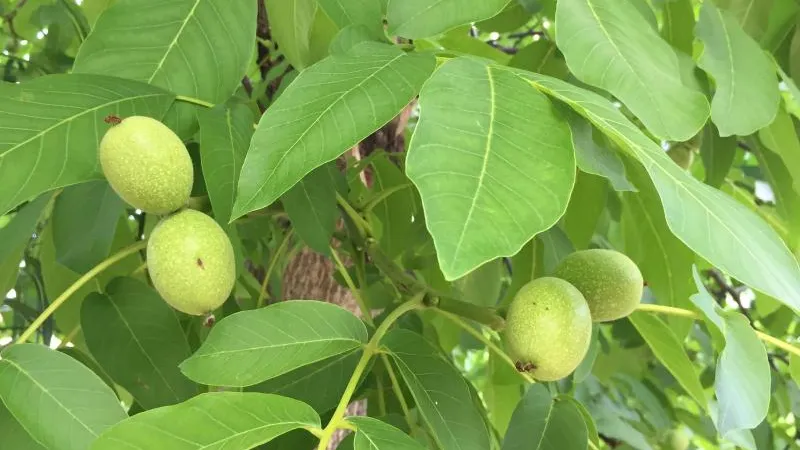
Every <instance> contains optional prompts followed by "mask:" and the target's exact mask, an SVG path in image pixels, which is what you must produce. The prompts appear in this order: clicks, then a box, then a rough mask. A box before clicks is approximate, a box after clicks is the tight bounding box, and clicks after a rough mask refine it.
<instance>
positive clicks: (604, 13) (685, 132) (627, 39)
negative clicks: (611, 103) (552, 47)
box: [556, 0, 708, 141]
mask: <svg viewBox="0 0 800 450" xmlns="http://www.w3.org/2000/svg"><path fill="white" fill-rule="evenodd" d="M556 8H557V9H556V23H558V27H556V42H557V44H558V47H559V49H561V51H562V52H564V56H566V58H567V65H568V66H569V68H570V70H571V71H572V73H573V74H574V75H575V76H576V77H577V78H578V79H580V80H581V81H583V82H584V83H587V84H590V85H592V86H597V87H601V88H603V89H605V90H607V91H609V92H611V93H612V94H614V96H615V97H617V98H619V99H620V100H621V101H622V103H624V104H625V106H627V107H628V108H629V109H630V110H631V111H632V112H633V113H634V114H635V115H636V116H637V117H638V118H639V119H641V121H642V122H643V123H644V124H645V126H646V127H647V128H648V129H649V130H650V131H651V132H653V134H655V135H656V136H658V137H660V138H663V139H667V140H672V141H685V140H687V139H689V138H690V137H692V136H694V135H695V134H696V133H697V131H698V130H700V127H702V126H703V123H705V121H706V119H707V118H708V102H707V101H706V99H705V96H703V94H702V93H701V92H700V91H698V90H695V89H693V88H691V87H690V86H687V85H685V84H684V82H683V81H682V80H681V74H680V67H679V63H678V57H677V55H676V54H675V50H673V49H672V47H670V45H669V44H667V43H666V42H665V41H664V40H663V39H661V37H660V36H659V35H658V33H657V32H656V30H655V29H653V28H652V27H650V26H649V25H648V23H647V20H646V19H645V18H644V17H643V16H642V15H641V14H639V12H638V11H637V9H636V7H635V6H634V5H633V4H632V2H619V1H614V0H560V1H559V2H558V3H557V7H556ZM653 86H658V89H653Z"/></svg>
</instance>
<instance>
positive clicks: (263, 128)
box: [232, 42, 434, 218]
mask: <svg viewBox="0 0 800 450" xmlns="http://www.w3.org/2000/svg"><path fill="white" fill-rule="evenodd" d="M433 66H434V58H433V56H431V55H424V54H406V53H405V52H403V51H402V50H400V49H398V48H396V47H392V46H390V45H385V44H378V43H373V42H364V43H361V44H359V45H357V46H356V47H354V48H353V49H352V50H351V51H350V52H349V53H347V54H346V55H333V56H331V57H329V58H326V59H325V60H323V61H320V62H319V63H318V64H315V65H314V67H311V68H309V69H307V70H305V71H303V72H302V73H301V74H300V75H298V77H297V78H296V79H295V80H294V81H293V82H292V84H291V85H290V86H289V87H288V88H287V89H286V91H285V92H284V93H283V94H282V95H281V96H280V97H279V98H278V100H277V101H275V103H273V104H272V106H270V108H269V109H268V110H267V112H266V113H265V114H264V115H263V116H262V118H261V121H260V122H259V125H258V129H257V130H256V133H255V135H254V136H253V140H252V142H251V144H250V150H249V151H248V153H247V157H246V158H245V161H244V166H243V167H242V173H241V177H240V179H239V190H238V194H237V198H236V203H235V205H234V208H233V209H234V212H233V215H232V218H237V217H239V216H241V215H242V214H244V213H247V212H249V211H252V210H255V209H258V208H260V207H264V206H267V205H269V204H271V203H272V202H273V201H275V200H276V199H277V198H278V197H280V196H281V195H282V194H283V193H284V192H286V191H287V190H288V189H289V188H291V187H292V186H294V185H295V184H296V183H297V182H298V181H300V179H302V178H303V176H305V175H306V174H308V173H309V172H311V171H312V170H314V169H315V168H317V167H319V166H321V165H322V164H324V163H326V162H328V161H332V160H334V159H336V157H338V156H339V155H341V154H342V153H344V152H345V150H347V149H348V148H350V147H352V146H353V145H355V144H356V143H358V142H359V141H360V140H361V139H363V138H365V137H367V136H368V135H369V134H370V133H372V132H373V131H375V130H376V129H377V128H379V127H381V126H382V125H383V124H385V123H386V122H388V121H389V120H391V119H392V118H393V117H394V116H395V115H396V114H397V113H398V112H399V111H400V110H401V109H402V108H403V107H404V106H406V104H407V103H408V102H409V101H410V100H411V98H412V97H413V96H414V95H416V94H417V91H418V90H419V88H420V87H421V86H422V83H423V82H424V81H425V79H427V78H428V76H429V75H430V72H431V71H432V70H433ZM297 105H303V107H301V108H298V106H297Z"/></svg>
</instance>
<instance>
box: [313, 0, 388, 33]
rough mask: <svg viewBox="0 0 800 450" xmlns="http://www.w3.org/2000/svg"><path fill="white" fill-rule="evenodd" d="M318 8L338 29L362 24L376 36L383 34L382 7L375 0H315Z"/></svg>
mask: <svg viewBox="0 0 800 450" xmlns="http://www.w3.org/2000/svg"><path fill="white" fill-rule="evenodd" d="M317 3H319V6H320V8H322V10H323V11H325V13H326V14H327V15H328V17H330V18H331V20H333V23H335V24H336V26H337V27H339V28H340V29H342V28H345V27H346V26H348V25H362V26H364V27H366V28H367V29H368V30H369V31H370V34H371V35H373V36H376V37H380V36H382V35H383V8H381V2H380V1H376V0H317Z"/></svg>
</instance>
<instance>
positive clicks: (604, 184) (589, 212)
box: [561, 171, 609, 250]
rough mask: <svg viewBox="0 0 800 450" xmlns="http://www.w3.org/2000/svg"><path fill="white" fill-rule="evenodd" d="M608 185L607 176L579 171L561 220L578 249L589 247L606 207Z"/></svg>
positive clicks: (565, 230) (565, 231) (563, 227)
mask: <svg viewBox="0 0 800 450" xmlns="http://www.w3.org/2000/svg"><path fill="white" fill-rule="evenodd" d="M608 187H609V184H608V181H607V180H606V179H605V178H603V177H599V176H597V175H592V174H590V173H586V172H581V171H579V172H578V176H577V178H576V182H575V188H574V189H573V190H572V194H571V196H570V199H569V206H567V212H566V213H565V214H564V217H563V218H562V220H561V228H562V229H563V230H564V233H566V235H567V236H568V237H569V240H570V242H572V244H573V246H574V247H575V248H576V249H578V250H582V249H586V248H588V247H589V243H590V241H591V240H592V236H593V235H594V230H595V228H597V222H598V220H599V219H600V215H601V214H603V211H604V210H605V209H606V199H607V198H608Z"/></svg>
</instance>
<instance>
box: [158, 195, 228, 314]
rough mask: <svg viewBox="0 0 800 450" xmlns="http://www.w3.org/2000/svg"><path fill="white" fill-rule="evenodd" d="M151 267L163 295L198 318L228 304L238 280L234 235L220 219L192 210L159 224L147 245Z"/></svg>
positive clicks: (168, 218)
mask: <svg viewBox="0 0 800 450" xmlns="http://www.w3.org/2000/svg"><path fill="white" fill-rule="evenodd" d="M147 268H148V271H149V272H150V278H151V279H152V280H153V286H155V288H156V290H157V291H158V293H159V294H161V297H163V298H164V300H166V301H167V303H169V304H170V305H172V307H173V308H175V309H177V310H179V311H183V312H185V313H187V314H193V315H203V314H207V313H210V312H211V311H213V310H214V309H216V308H218V307H219V306H220V305H222V304H223V303H224V302H225V299H227V298H228V295H230V293H231V290H233V283H234V281H235V280H236V266H235V262H234V255H233V247H232V246H231V241H230V239H228V235H226V234H225V231H223V229H222V227H220V226H219V225H217V222H215V221H214V219H212V218H210V217H208V216H207V215H205V214H203V213H201V212H197V211H194V210H191V209H187V210H183V211H180V212H178V213H175V214H173V215H171V216H168V217H166V218H164V219H162V220H161V222H159V223H158V225H156V227H155V229H154V230H153V233H152V235H151V236H150V241H149V242H148V243H147Z"/></svg>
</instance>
